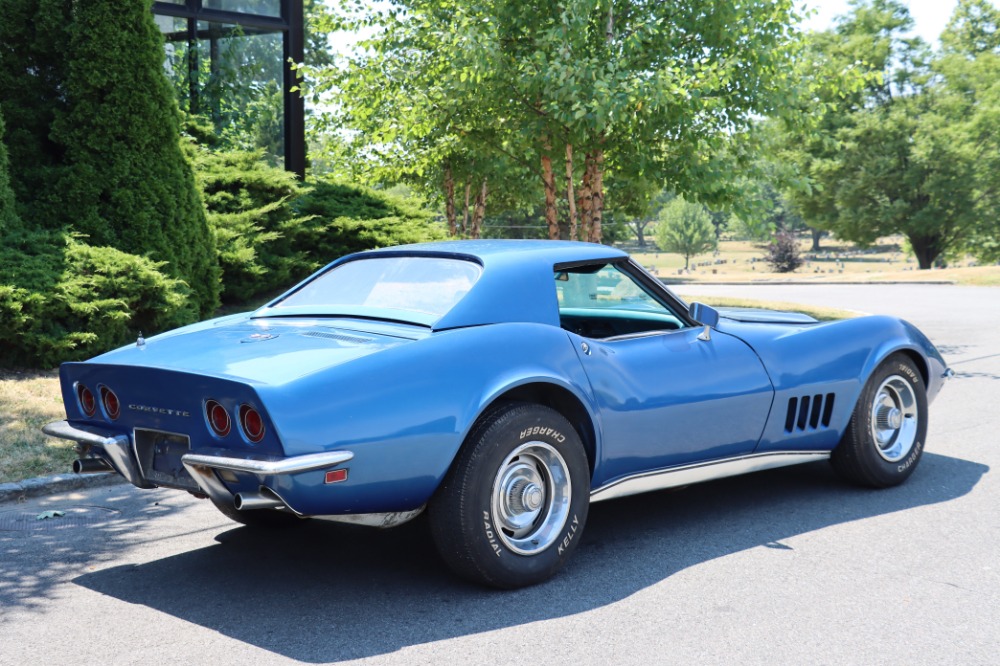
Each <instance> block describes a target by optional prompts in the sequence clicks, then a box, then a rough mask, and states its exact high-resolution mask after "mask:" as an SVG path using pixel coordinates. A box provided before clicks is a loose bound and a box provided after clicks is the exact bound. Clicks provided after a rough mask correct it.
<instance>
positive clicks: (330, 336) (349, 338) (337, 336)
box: [302, 331, 372, 345]
mask: <svg viewBox="0 0 1000 666" xmlns="http://www.w3.org/2000/svg"><path fill="white" fill-rule="evenodd" d="M302 335H304V336H305V337H307V338H325V339H327V340H337V341H339V342H348V343H353V344H356V345H363V344H365V343H368V342H371V341H372V339H371V338H360V337H356V336H353V335H344V334H343V333H327V332H326V331H306V332H305V333H303V334H302Z"/></svg>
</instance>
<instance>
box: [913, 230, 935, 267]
mask: <svg viewBox="0 0 1000 666" xmlns="http://www.w3.org/2000/svg"><path fill="white" fill-rule="evenodd" d="M907 238H909V240H910V247H912V248H913V254H914V255H915V256H916V257H917V264H918V265H919V266H920V270H927V269H929V268H931V267H932V266H933V265H934V260H935V259H937V258H938V256H940V254H941V246H942V243H941V236H939V235H937V234H934V235H932V236H912V235H908V236H907Z"/></svg>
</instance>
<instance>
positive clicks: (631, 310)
mask: <svg viewBox="0 0 1000 666" xmlns="http://www.w3.org/2000/svg"><path fill="white" fill-rule="evenodd" d="M555 285H556V297H557V298H558V301H559V319H560V322H561V324H562V327H563V328H565V329H566V330H569V331H572V332H574V333H576V334H578V335H582V336H585V337H589V338H614V337H620V336H632V335H636V334H647V333H651V332H659V331H673V330H676V329H678V328H682V327H683V326H684V321H683V320H682V319H681V318H680V317H678V316H677V315H676V313H674V311H673V310H671V309H670V307H668V305H667V304H665V303H663V302H661V301H660V300H658V299H656V298H655V297H654V296H653V295H652V294H651V293H650V292H649V291H647V289H646V288H645V287H644V286H643V285H642V284H641V283H640V282H638V281H636V280H635V278H633V277H632V276H631V275H629V274H628V273H626V272H625V271H623V270H621V269H620V268H619V267H618V266H617V265H615V264H603V265H595V266H583V267H580V268H572V269H568V270H560V271H556V273H555Z"/></svg>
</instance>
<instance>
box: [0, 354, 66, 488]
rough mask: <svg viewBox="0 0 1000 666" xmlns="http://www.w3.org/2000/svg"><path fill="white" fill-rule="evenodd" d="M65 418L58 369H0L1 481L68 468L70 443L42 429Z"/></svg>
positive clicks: (56, 472) (60, 471)
mask: <svg viewBox="0 0 1000 666" xmlns="http://www.w3.org/2000/svg"><path fill="white" fill-rule="evenodd" d="M64 418H66V412H65V411H64V410H63V404H62V394H61V393H60V391H59V373H58V371H56V370H50V371H46V372H15V371H10V370H0V483H7V482H11V481H21V480H23V479H27V478H31V477H33V476H46V475H49V474H58V473H63V472H67V471H69V468H70V465H72V463H73V460H75V459H76V454H75V453H74V452H73V443H72V442H66V441H64V440H57V439H51V438H49V437H46V436H45V435H43V434H42V431H41V427H42V426H43V425H45V424H46V423H48V422H49V421H57V420H59V419H64Z"/></svg>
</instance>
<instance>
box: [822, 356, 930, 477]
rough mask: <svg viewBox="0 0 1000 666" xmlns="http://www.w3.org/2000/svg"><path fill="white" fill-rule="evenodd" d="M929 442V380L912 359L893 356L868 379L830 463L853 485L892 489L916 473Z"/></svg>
mask: <svg viewBox="0 0 1000 666" xmlns="http://www.w3.org/2000/svg"><path fill="white" fill-rule="evenodd" d="M926 437H927V389H926V387H925V385H924V379H923V376H922V375H921V374H920V372H919V371H918V370H917V369H916V367H914V364H913V361H912V360H911V359H910V357H909V356H907V355H905V354H893V355H891V356H889V357H888V358H887V359H886V360H885V361H883V362H882V364H881V365H879V366H878V368H876V369H875V372H873V373H872V375H871V377H869V378H868V382H867V383H866V384H865V387H864V388H863V389H862V391H861V396H860V397H859V398H858V404H857V405H856V406H855V407H854V413H853V414H852V415H851V422H850V424H849V425H848V426H847V430H845V431H844V436H843V438H842V439H841V440H840V443H839V444H837V448H835V449H834V450H833V453H832V454H831V456H830V462H831V464H832V465H833V468H834V469H835V470H836V471H837V473H838V474H840V476H841V477H843V478H844V479H846V480H847V481H850V482H851V483H854V484H856V485H860V486H868V487H871V488H888V487H890V486H895V485H899V484H900V483H902V482H903V481H905V480H906V479H907V478H909V476H910V475H911V474H913V470H915V469H916V467H917V464H918V463H919V462H920V458H921V456H922V455H923V452H924V442H925V440H926Z"/></svg>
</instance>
